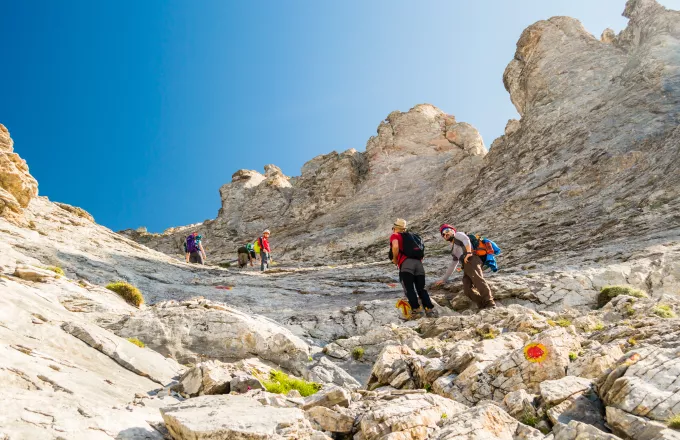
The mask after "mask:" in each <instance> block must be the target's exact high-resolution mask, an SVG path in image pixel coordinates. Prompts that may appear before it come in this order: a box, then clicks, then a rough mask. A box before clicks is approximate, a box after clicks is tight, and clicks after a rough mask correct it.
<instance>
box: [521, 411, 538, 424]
mask: <svg viewBox="0 0 680 440" xmlns="http://www.w3.org/2000/svg"><path fill="white" fill-rule="evenodd" d="M520 422H522V423H524V424H525V425H528V426H531V427H536V425H537V424H538V422H539V419H538V417H536V416H535V415H533V414H524V415H523V416H522V419H521V420H520Z"/></svg>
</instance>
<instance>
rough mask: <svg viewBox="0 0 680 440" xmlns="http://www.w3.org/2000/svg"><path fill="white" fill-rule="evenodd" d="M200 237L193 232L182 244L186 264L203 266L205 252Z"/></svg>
mask: <svg viewBox="0 0 680 440" xmlns="http://www.w3.org/2000/svg"><path fill="white" fill-rule="evenodd" d="M201 238H203V237H201V236H200V235H198V232H196V231H194V232H192V233H191V235H189V236H188V237H187V239H186V241H185V242H184V252H185V257H186V261H187V263H198V264H205V260H206V257H205V250H204V249H203V245H202V244H201Z"/></svg>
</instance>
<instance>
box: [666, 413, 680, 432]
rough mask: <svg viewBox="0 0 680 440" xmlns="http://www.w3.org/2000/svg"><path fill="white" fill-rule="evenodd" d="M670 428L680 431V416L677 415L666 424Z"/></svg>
mask: <svg viewBox="0 0 680 440" xmlns="http://www.w3.org/2000/svg"><path fill="white" fill-rule="evenodd" d="M666 424H667V425H668V427H669V428H673V429H679V430H680V414H676V415H674V416H673V417H671V418H670V419H668V422H666Z"/></svg>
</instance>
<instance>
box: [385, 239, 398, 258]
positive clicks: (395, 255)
mask: <svg viewBox="0 0 680 440" xmlns="http://www.w3.org/2000/svg"><path fill="white" fill-rule="evenodd" d="M383 249H384V248H383ZM398 261H399V241H398V240H392V263H394V264H397V262H398Z"/></svg>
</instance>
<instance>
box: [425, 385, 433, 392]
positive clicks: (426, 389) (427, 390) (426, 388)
mask: <svg viewBox="0 0 680 440" xmlns="http://www.w3.org/2000/svg"><path fill="white" fill-rule="evenodd" d="M423 389H424V390H425V391H426V392H428V393H431V392H432V384H429V383H426V384H425V386H424V387H423Z"/></svg>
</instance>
